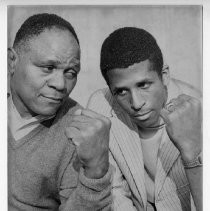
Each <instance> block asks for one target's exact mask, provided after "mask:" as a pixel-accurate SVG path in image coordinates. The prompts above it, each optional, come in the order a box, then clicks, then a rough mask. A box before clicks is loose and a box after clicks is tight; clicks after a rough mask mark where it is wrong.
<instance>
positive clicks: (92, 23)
mask: <svg viewBox="0 0 210 211" xmlns="http://www.w3.org/2000/svg"><path fill="white" fill-rule="evenodd" d="M43 12H48V13H55V14H57V15H59V16H61V17H63V18H64V19H66V20H67V21H69V22H70V23H71V24H72V25H73V27H74V28H75V31H76V33H77V35H78V38H79V40H80V46H81V53H82V54H81V72H80V74H79V76H78V82H77V85H76V87H75V88H74V90H73V92H72V93H71V97H72V98H74V99H75V100H77V101H78V102H79V103H80V104H81V105H83V106H86V103H87V100H88V98H89V96H90V95H91V93H93V92H94V91H95V90H97V89H98V88H102V87H105V86H106V83H105V81H104V79H103V78H102V76H101V73H100V49H101V45H102V43H103V41H104V39H105V38H106V37H107V36H108V35H109V34H110V33H111V32H113V31H114V30H115V29H117V28H120V27H124V26H135V27H139V28H143V29H145V30H147V31H148V32H150V33H151V34H152V35H153V36H154V37H155V38H156V40H157V43H158V44H159V46H160V48H161V50H162V53H163V57H164V63H165V64H168V65H169V68H170V72H171V76H172V77H175V78H178V79H181V80H183V81H186V82H188V83H190V84H192V85H194V86H195V87H197V88H198V89H200V90H201V91H202V7H201V6H199V5H197V6H190V5H188V6H164V5H161V6H151V5H150V6H140V5H132V6H126V5H125V6H123V5H121V6H119V5H118V6H117V5H115V6H114V5H110V6H96V5H92V6H87V5H86V6H84V5H81V6H73V5H68V6H66V5H65V6H44V5H42V6H32V5H31V6H9V7H8V47H10V46H12V44H13V41H14V37H15V34H16V32H17V30H18V29H19V28H20V26H21V24H22V23H23V22H24V21H25V20H26V19H27V18H28V17H29V16H31V15H33V14H36V13H43Z"/></svg>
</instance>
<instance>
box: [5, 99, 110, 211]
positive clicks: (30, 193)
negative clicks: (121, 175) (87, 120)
mask: <svg viewBox="0 0 210 211" xmlns="http://www.w3.org/2000/svg"><path fill="white" fill-rule="evenodd" d="M78 108H80V106H79V105H78V104H77V103H76V102H75V101H73V100H71V99H68V100H67V101H66V103H65V104H64V105H63V106H62V107H61V109H60V110H59V111H58V113H57V115H56V117H55V118H54V119H53V120H52V119H50V120H46V121H45V122H43V123H42V124H41V125H40V126H38V127H37V128H35V129H34V130H33V131H31V132H30V133H29V134H28V135H26V136H25V137H23V138H22V139H21V140H19V141H18V142H16V141H15V140H14V138H13V137H12V135H11V132H10V130H9V129H8V184H9V185H8V198H9V206H8V207H9V211H14V210H18V211H20V210H21V211H32V210H33V211H35V210H36V211H39V210H62V211H63V210H66V211H67V210H68V211H82V210H85V211H86V210H90V211H94V210H110V209H111V202H112V198H111V192H110V191H111V187H110V183H111V181H110V180H111V169H109V171H108V172H107V174H106V175H105V176H104V177H103V178H101V179H89V178H86V177H85V176H84V174H83V168H82V167H81V165H80V164H79V163H78V162H75V157H76V156H75V155H76V153H75V146H74V145H73V143H71V142H70V141H69V140H68V139H67V138H66V136H65V134H64V131H65V128H66V127H68V124H69V123H70V122H71V114H72V113H74V112H75V111H76V110H77V109H78Z"/></svg>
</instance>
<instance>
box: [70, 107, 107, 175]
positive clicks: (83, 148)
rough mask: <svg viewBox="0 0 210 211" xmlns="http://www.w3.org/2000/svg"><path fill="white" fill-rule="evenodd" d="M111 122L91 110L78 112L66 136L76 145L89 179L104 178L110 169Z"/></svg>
mask: <svg viewBox="0 0 210 211" xmlns="http://www.w3.org/2000/svg"><path fill="white" fill-rule="evenodd" d="M110 127H111V121H110V120H109V119H108V118H106V117H104V116H102V115H100V114H97V113H95V112H93V111H91V110H88V109H83V110H78V111H77V112H76V113H75V115H74V116H73V117H72V121H71V123H70V125H69V128H67V129H66V136H67V137H68V138H69V139H71V140H72V141H73V143H74V144H75V145H76V150H77V155H78V158H79V160H80V162H81V163H82V165H83V167H84V169H85V175H86V176H87V177H89V178H101V177H103V176H104V175H105V174H106V172H107V170H108V167H109V158H108V156H109V132H110Z"/></svg>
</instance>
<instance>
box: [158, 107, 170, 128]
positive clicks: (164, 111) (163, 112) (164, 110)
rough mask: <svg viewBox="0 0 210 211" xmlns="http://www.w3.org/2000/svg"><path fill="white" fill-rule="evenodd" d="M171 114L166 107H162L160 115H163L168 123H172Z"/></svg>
mask: <svg viewBox="0 0 210 211" xmlns="http://www.w3.org/2000/svg"><path fill="white" fill-rule="evenodd" d="M169 114H170V112H169V111H168V110H166V109H165V108H162V110H161V111H160V116H161V117H162V119H163V120H164V122H165V123H166V124H167V125H168V124H170V119H169Z"/></svg>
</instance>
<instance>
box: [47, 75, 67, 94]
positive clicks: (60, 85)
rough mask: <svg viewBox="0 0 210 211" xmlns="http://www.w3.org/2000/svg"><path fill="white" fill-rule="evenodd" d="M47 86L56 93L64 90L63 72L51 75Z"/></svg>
mask: <svg viewBox="0 0 210 211" xmlns="http://www.w3.org/2000/svg"><path fill="white" fill-rule="evenodd" d="M48 86H49V87H51V88H54V89H56V90H58V91H64V89H65V78H64V75H63V72H56V73H54V74H52V75H51V78H50V79H49V80H48Z"/></svg>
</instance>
